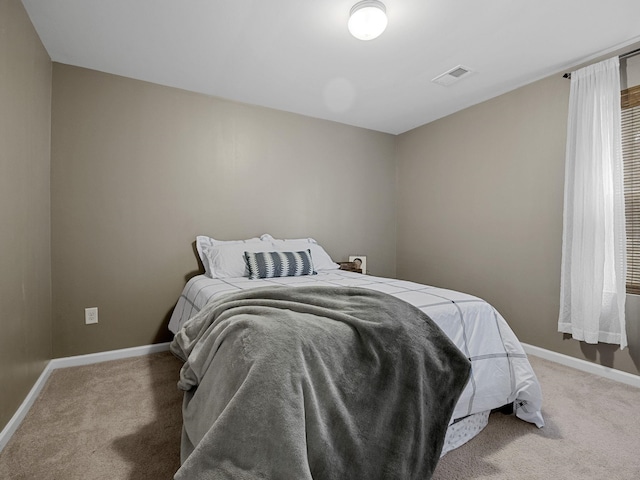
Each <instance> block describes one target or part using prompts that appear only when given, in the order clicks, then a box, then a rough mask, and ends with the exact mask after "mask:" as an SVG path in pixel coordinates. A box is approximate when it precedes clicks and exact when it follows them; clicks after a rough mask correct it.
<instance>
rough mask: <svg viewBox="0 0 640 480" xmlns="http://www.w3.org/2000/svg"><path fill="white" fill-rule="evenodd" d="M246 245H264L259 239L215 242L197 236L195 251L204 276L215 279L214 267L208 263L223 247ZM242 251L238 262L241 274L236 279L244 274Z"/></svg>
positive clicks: (241, 250) (211, 239)
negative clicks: (213, 250)
mask: <svg viewBox="0 0 640 480" xmlns="http://www.w3.org/2000/svg"><path fill="white" fill-rule="evenodd" d="M265 235H266V234H265ZM247 243H251V244H254V243H257V244H262V245H264V243H262V242H261V239H260V238H257V237H256V238H249V239H247V240H216V239H215V238H211V237H207V236H204V235H198V236H197V237H196V250H197V251H198V256H199V257H200V261H201V262H202V266H203V267H204V273H205V275H207V276H208V277H212V278H216V277H217V275H216V274H215V273H214V270H215V268H214V265H212V264H211V262H210V257H212V256H214V257H217V255H219V254H220V250H224V247H229V246H230V245H244V244H247ZM211 249H216V251H215V252H211ZM244 250H245V249H243V248H240V253H239V259H238V261H239V263H240V264H241V270H242V272H241V273H240V274H239V275H236V276H238V277H241V276H243V274H244V273H245V270H244V260H243V257H242V252H244ZM267 250H268V249H267Z"/></svg>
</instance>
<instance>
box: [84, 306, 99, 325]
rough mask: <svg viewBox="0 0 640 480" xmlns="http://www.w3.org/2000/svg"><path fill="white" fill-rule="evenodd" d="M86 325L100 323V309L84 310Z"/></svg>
mask: <svg viewBox="0 0 640 480" xmlns="http://www.w3.org/2000/svg"><path fill="white" fill-rule="evenodd" d="M84 323H85V324H86V325H91V324H92V323H98V307H90V308H85V309H84Z"/></svg>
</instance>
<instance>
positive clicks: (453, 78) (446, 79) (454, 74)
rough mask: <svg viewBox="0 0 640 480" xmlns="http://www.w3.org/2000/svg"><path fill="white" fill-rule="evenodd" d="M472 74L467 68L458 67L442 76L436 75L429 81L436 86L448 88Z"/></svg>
mask: <svg viewBox="0 0 640 480" xmlns="http://www.w3.org/2000/svg"><path fill="white" fill-rule="evenodd" d="M472 73H473V70H471V69H470V68H469V67H465V66H463V65H458V66H457V67H453V68H452V69H451V70H449V71H447V72H444V73H443V74H442V75H438V76H437V77H436V78H434V79H433V80H431V81H432V82H433V83H437V84H438V85H443V86H445V87H448V86H449V85H453V84H454V83H456V82H458V81H460V80H462V79H463V78H465V77H468V76H469V75H471V74H472Z"/></svg>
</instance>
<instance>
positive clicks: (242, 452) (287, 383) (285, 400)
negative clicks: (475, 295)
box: [171, 286, 470, 480]
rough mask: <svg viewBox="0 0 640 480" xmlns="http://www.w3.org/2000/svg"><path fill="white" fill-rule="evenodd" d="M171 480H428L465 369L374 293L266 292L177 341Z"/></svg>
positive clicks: (448, 349)
mask: <svg viewBox="0 0 640 480" xmlns="http://www.w3.org/2000/svg"><path fill="white" fill-rule="evenodd" d="M171 351H172V352H173V353H174V354H175V355H177V356H178V357H179V358H181V359H182V360H184V361H185V364H184V366H183V367H182V371H181V373H180V381H179V383H178V386H179V387H180V388H181V389H183V390H184V391H185V394H184V404H183V419H184V423H183V433H182V452H181V453H182V466H181V468H180V470H178V472H177V473H176V475H175V478H176V479H185V480H186V479H188V480H195V479H216V480H217V479H251V480H254V479H274V480H275V479H278V480H307V479H309V480H310V479H315V480H322V479H335V480H337V479H341V480H344V479H350V480H356V479H367V480H373V479H402V480H409V479H421V480H424V479H429V478H431V475H432V473H433V470H434V468H435V466H436V464H437V462H438V459H439V456H440V451H441V449H442V444H443V441H444V435H445V432H446V429H447V426H448V423H449V421H450V417H451V414H452V412H453V408H454V405H455V403H456V401H457V399H458V397H459V395H460V393H461V392H462V390H463V388H464V386H465V384H466V382H467V379H468V376H469V372H470V363H469V361H468V360H467V359H466V358H465V357H464V356H463V355H462V353H461V352H460V351H459V350H458V349H457V348H456V347H455V345H454V344H453V343H452V342H451V341H450V340H449V339H448V338H447V337H446V335H445V334H444V333H443V332H442V331H441V330H440V328H439V327H438V326H437V325H436V324H435V323H434V322H433V321H432V320H431V319H430V318H429V317H427V315H425V314H424V313H422V312H421V311H420V310H418V309H417V308H415V307H413V306H412V305H409V304H408V303H405V302H403V301H402V300H399V299H397V298H395V297H392V296H390V295H386V294H384V293H380V292H376V291H372V290H367V289H360V288H340V287H337V288H336V287H318V286H313V287H297V288H294V287H267V288H257V289H250V290H247V291H243V292H237V293H232V294H229V295H226V296H224V297H221V298H218V299H216V300H214V301H212V302H210V303H209V304H208V305H207V306H206V307H205V308H204V309H203V310H202V311H201V312H200V313H199V314H198V315H196V316H195V317H194V318H192V319H191V320H190V321H189V322H187V324H185V326H184V328H183V329H182V330H181V331H179V332H178V334H177V335H176V337H175V338H174V340H173V342H172V344H171Z"/></svg>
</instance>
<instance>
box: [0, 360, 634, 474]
mask: <svg viewBox="0 0 640 480" xmlns="http://www.w3.org/2000/svg"><path fill="white" fill-rule="evenodd" d="M531 363H532V364H533V367H534V370H535V371H536V373H537V375H538V377H539V379H540V382H541V384H542V388H543V394H544V397H545V403H544V408H543V413H544V415H545V420H546V422H547V425H546V426H545V428H543V429H537V428H536V427H534V426H532V425H529V424H527V423H525V422H522V421H520V420H517V419H516V418H514V417H513V416H505V415H502V414H499V413H496V414H493V415H491V418H490V421H489V425H488V426H487V428H486V429H485V430H484V431H483V432H482V433H481V434H480V435H479V436H478V437H476V438H475V439H473V440H472V441H471V442H469V443H468V444H466V445H464V446H462V447H461V448H459V449H458V450H455V451H453V452H450V453H448V454H447V455H446V456H445V457H444V458H443V459H442V460H441V461H440V463H439V465H438V467H437V469H436V473H435V475H434V477H433V478H434V480H455V479H465V480H466V479H501V480H507V479H509V480H514V479H545V480H547V479H562V480H573V479H580V480H585V479H594V480H595V479H598V480H600V479H603V480H604V479H613V478H615V479H622V480H627V479H628V480H631V479H633V480H636V479H638V478H640V413H639V412H638V406H639V405H640V389H636V388H633V387H629V386H626V385H622V384H618V383H616V382H612V381H609V380H605V379H602V378H599V377H596V376H593V375H589V374H586V373H582V372H579V371H576V370H573V369H570V368H566V367H563V366H560V365H557V364H554V363H551V362H548V361H545V360H541V359H538V358H536V357H531ZM179 368H180V363H179V362H178V360H176V359H175V358H174V357H173V356H172V355H171V354H169V353H159V354H153V355H148V356H144V357H138V358H132V359H127V360H118V361H114V362H106V363H102V364H97V365H90V366H84V367H74V368H68V369H64V370H56V371H54V372H53V373H52V375H51V377H50V379H49V381H48V382H47V384H46V386H45V388H44V389H43V391H42V393H41V395H40V397H39V398H38V400H37V401H36V403H35V404H34V406H33V408H32V409H31V411H30V412H29V414H28V415H27V417H26V418H25V420H24V422H23V423H22V425H21V426H20V428H19V429H18V431H17V432H16V434H15V435H14V437H13V438H12V439H11V441H10V442H9V444H8V445H7V446H6V447H5V449H4V450H3V452H2V453H0V478H1V479H29V480H31V479H56V480H75V479H82V480H93V479H110V480H114V479H131V480H134V479H136V480H144V479H154V480H157V479H170V478H172V476H173V473H174V472H175V470H176V469H177V468H178V466H179V444H180V425H181V418H180V403H181V398H182V395H181V393H180V392H179V391H178V390H177V388H176V380H177V377H178V371H179ZM278 480H280V479H278ZM286 480H295V479H286ZM349 480H353V479H349Z"/></svg>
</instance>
